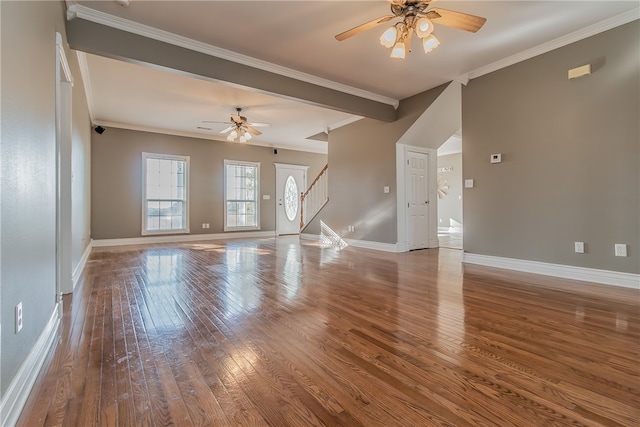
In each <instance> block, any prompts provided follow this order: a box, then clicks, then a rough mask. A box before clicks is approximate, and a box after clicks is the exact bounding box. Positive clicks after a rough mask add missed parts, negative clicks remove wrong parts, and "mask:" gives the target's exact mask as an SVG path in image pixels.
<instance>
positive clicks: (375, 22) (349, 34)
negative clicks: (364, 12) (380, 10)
mask: <svg viewBox="0 0 640 427" xmlns="http://www.w3.org/2000/svg"><path fill="white" fill-rule="evenodd" d="M393 18H395V16H393V15H387V16H381V17H380V18H377V19H374V20H373V21H369V22H366V23H364V24H361V25H358V26H357V27H353V28H352V29H350V30H347V31H345V32H343V33H340V34H338V35H337V36H336V40H338V41H340V42H341V41H343V40H345V39H348V38H349V37H352V36H355V35H356V34H358V33H361V32H363V31H366V30H368V29H370V28H373V27H375V26H376V25H378V24H382V23H384V22H387V21H390V20H392V19H393Z"/></svg>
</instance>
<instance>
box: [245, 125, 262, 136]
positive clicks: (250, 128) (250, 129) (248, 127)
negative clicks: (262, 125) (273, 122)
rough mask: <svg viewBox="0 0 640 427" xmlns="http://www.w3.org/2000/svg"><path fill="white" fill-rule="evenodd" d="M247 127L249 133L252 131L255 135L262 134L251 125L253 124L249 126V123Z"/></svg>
mask: <svg viewBox="0 0 640 427" xmlns="http://www.w3.org/2000/svg"><path fill="white" fill-rule="evenodd" d="M245 127H246V128H247V132H249V133H251V134H253V135H255V136H258V135H262V132H260V131H259V130H256V129H254V128H252V127H251V126H249V125H245Z"/></svg>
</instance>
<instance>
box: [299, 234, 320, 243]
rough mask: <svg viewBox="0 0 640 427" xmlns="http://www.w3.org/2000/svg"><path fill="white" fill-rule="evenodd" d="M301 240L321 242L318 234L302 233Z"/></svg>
mask: <svg viewBox="0 0 640 427" xmlns="http://www.w3.org/2000/svg"><path fill="white" fill-rule="evenodd" d="M300 239H301V240H315V241H317V242H319V241H320V235H318V234H309V233H300Z"/></svg>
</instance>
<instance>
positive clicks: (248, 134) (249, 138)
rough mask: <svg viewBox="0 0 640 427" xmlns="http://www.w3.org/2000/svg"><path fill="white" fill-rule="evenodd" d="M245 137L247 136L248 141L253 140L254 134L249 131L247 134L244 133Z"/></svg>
mask: <svg viewBox="0 0 640 427" xmlns="http://www.w3.org/2000/svg"><path fill="white" fill-rule="evenodd" d="M244 138H245V139H246V140H247V141H251V139H252V138H253V136H252V135H251V134H250V133H249V132H247V133H245V134H244Z"/></svg>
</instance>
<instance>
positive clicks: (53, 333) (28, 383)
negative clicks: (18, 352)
mask: <svg viewBox="0 0 640 427" xmlns="http://www.w3.org/2000/svg"><path fill="white" fill-rule="evenodd" d="M59 326H60V318H59V317H58V304H56V306H55V307H54V310H53V312H52V313H51V317H50V318H49V322H48V323H47V325H46V326H45V328H44V330H43V331H42V333H41V334H40V336H39V337H38V340H37V341H36V343H35V344H34V346H33V348H32V349H31V351H30V352H29V354H28V355H27V357H26V359H25V360H24V362H23V363H22V365H21V366H20V368H19V369H18V372H17V373H16V375H15V377H14V378H13V381H11V384H9V388H7V391H6V392H5V393H4V395H3V396H2V404H0V425H2V426H15V425H16V423H17V421H18V417H19V416H20V413H21V412H22V409H23V408H24V405H25V403H26V402H27V398H28V397H29V393H31V389H32V388H33V385H34V384H35V382H36V378H37V377H38V374H39V373H40V369H41V368H42V366H43V365H44V361H45V359H46V358H47V355H48V354H49V351H50V350H51V349H52V347H53V346H54V343H55V342H56V340H57V338H58V329H59Z"/></svg>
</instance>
